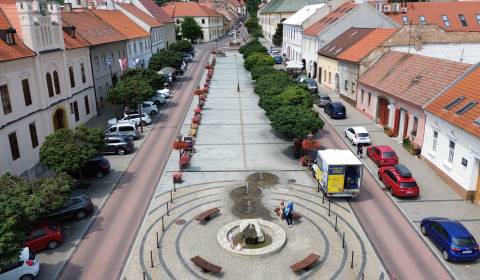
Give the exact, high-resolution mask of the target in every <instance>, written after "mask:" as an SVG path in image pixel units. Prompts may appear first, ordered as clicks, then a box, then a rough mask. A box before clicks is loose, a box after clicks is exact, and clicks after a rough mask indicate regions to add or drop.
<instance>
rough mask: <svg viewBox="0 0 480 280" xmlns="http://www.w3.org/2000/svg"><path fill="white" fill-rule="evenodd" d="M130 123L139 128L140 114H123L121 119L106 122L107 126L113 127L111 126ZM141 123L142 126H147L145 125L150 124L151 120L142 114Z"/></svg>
mask: <svg viewBox="0 0 480 280" xmlns="http://www.w3.org/2000/svg"><path fill="white" fill-rule="evenodd" d="M155 107H156V106H155ZM125 121H126V122H131V123H134V124H135V125H136V126H140V114H138V113H134V114H129V115H127V114H125V115H124V117H123V118H121V119H117V118H113V119H109V120H108V125H109V126H110V125H113V124H116V123H118V122H125ZM142 123H143V125H144V126H145V125H147V124H151V123H152V119H150V117H149V116H148V115H147V114H145V113H143V114H142Z"/></svg>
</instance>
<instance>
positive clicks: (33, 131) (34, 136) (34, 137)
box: [28, 122, 38, 149]
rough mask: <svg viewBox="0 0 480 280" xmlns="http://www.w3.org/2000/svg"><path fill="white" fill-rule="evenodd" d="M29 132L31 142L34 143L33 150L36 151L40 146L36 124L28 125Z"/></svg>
mask: <svg viewBox="0 0 480 280" xmlns="http://www.w3.org/2000/svg"><path fill="white" fill-rule="evenodd" d="M28 130H30V140H31V141H32V148H33V149H35V148H36V147H37V146H38V136H37V127H36V126H35V123H34V122H33V123H30V124H29V125H28Z"/></svg>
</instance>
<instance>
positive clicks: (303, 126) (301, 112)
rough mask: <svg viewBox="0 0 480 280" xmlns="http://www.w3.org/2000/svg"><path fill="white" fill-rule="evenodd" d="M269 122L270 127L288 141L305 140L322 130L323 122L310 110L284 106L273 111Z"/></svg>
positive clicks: (301, 107)
mask: <svg viewBox="0 0 480 280" xmlns="http://www.w3.org/2000/svg"><path fill="white" fill-rule="evenodd" d="M270 120H271V121H272V127H273V128H274V129H275V130H276V131H278V132H280V133H281V134H283V135H285V136H286V137H288V138H289V139H294V138H300V139H302V138H305V137H306V136H307V135H308V134H309V133H316V132H317V131H318V130H319V129H322V128H323V122H322V120H320V118H319V117H318V115H317V114H316V113H315V112H313V111H312V108H307V107H303V106H285V107H280V108H278V109H277V110H275V111H274V112H273V113H272V115H271V118H270Z"/></svg>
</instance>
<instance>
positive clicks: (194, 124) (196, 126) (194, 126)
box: [190, 123, 198, 129]
mask: <svg viewBox="0 0 480 280" xmlns="http://www.w3.org/2000/svg"><path fill="white" fill-rule="evenodd" d="M190 128H194V129H197V128H198V123H192V124H191V125H190Z"/></svg>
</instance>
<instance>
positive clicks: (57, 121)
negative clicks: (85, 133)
mask: <svg viewBox="0 0 480 280" xmlns="http://www.w3.org/2000/svg"><path fill="white" fill-rule="evenodd" d="M52 122H53V129H54V130H58V129H62V128H67V120H66V114H65V111H64V110H63V109H57V111H55V114H53V117H52Z"/></svg>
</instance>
